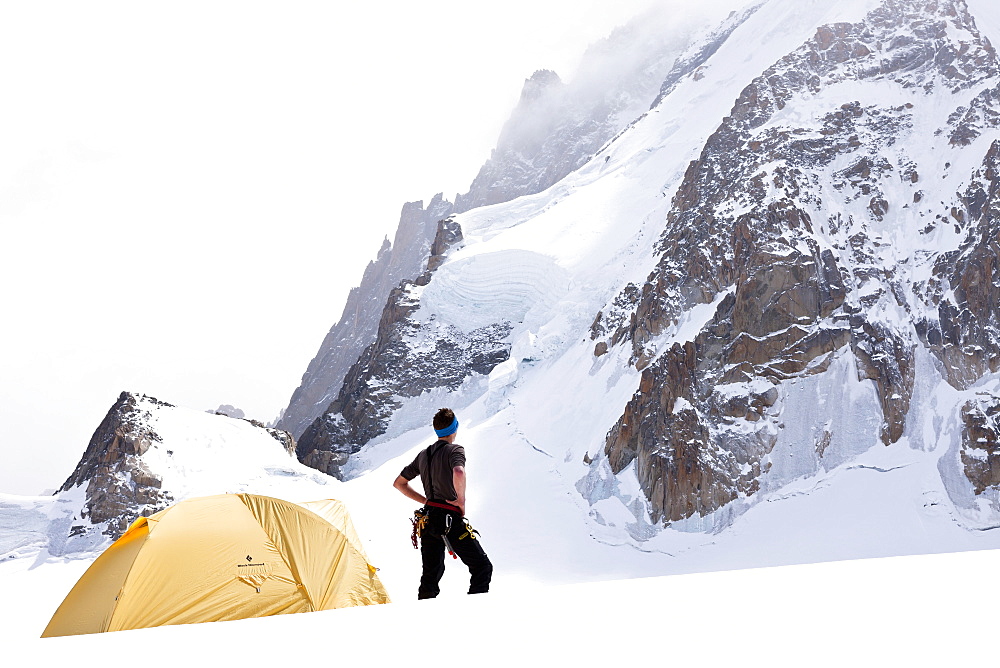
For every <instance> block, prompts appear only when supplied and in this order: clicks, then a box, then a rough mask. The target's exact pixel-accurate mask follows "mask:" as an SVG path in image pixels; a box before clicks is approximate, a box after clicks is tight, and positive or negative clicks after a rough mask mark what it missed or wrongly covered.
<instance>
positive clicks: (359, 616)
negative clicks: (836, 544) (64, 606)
mask: <svg viewBox="0 0 1000 668" xmlns="http://www.w3.org/2000/svg"><path fill="white" fill-rule="evenodd" d="M998 564H1000V552H997V551H989V552H967V553H961V554H947V555H933V556H928V555H924V556H920V557H905V558H894V559H883V560H869V561H851V562H839V563H827V564H820V565H809V566H794V567H786V568H778V569H755V570H741V571H730V572H727V573H711V574H698V575H686V576H675V577H663V578H651V579H637V580H630V581H626V582H604V583H592V584H587V585H573V586H563V587H550V588H546V589H535V588H531V587H524V588H521V589H519V590H518V591H516V592H505V593H491V594H487V595H485V596H478V597H466V598H458V599H454V598H453V599H438V600H436V601H421V602H419V603H417V602H416V601H406V602H394V603H393V604H391V605H384V606H373V607H368V608H351V609H347V610H333V611H328V612H315V613H308V614H301V615H284V616H278V617H270V618H264V619H252V620H243V621H238V622H220V623H216V624H194V625H188V626H172V627H161V628H155V629H142V630H137V631H123V632H119V633H115V634H113V636H111V637H109V636H106V635H103V634H101V635H91V636H76V637H66V638H47V639H45V640H41V639H30V638H27V637H24V636H23V635H22V634H21V633H20V632H21V630H22V629H26V628H30V627H31V626H32V625H31V624H26V623H25V619H24V618H25V617H31V616H33V612H34V608H35V607H37V605H36V604H34V601H35V600H38V601H39V602H42V601H54V600H55V599H56V598H58V596H57V594H58V593H59V591H58V588H60V587H61V586H63V585H65V584H66V583H67V582H68V581H69V580H70V579H71V577H70V576H71V575H73V573H71V572H61V571H69V570H71V569H70V568H67V567H65V566H64V567H62V568H61V569H60V568H54V567H53V568H50V569H49V570H48V571H45V572H44V574H43V573H39V570H41V569H36V570H34V571H26V570H24V569H23V568H11V567H10V566H11V565H10V564H0V578H2V581H3V582H4V583H5V585H4V586H5V591H6V592H7V593H12V594H14V595H15V598H14V600H18V601H24V602H22V603H19V604H18V605H17V606H4V610H3V613H0V627H2V629H3V631H2V632H0V638H3V640H4V656H5V659H7V660H12V661H13V662H14V663H15V664H16V665H21V664H28V665H43V666H52V665H73V666H79V667H80V668H89V666H103V665H107V663H108V662H109V661H114V660H120V659H121V658H122V657H130V658H131V660H137V661H141V663H142V665H144V666H150V667H159V666H177V665H184V664H190V665H196V666H200V665H223V664H225V665H246V664H253V665H260V664H267V665H276V664H279V663H281V664H286V663H288V662H289V661H291V662H293V663H295V664H296V665H306V666H311V665H326V664H329V663H330V662H342V661H357V662H359V663H361V664H363V665H365V666H384V665H389V664H390V663H391V664H396V663H399V662H406V661H411V660H414V659H415V654H414V650H413V642H414V638H415V634H420V633H422V629H424V628H425V627H426V626H427V625H428V622H427V620H442V619H443V620H446V623H447V628H448V633H449V634H450V635H451V636H452V637H454V638H456V639H458V642H457V643H456V651H458V652H459V653H460V654H461V653H464V655H465V656H466V658H470V659H475V661H476V663H477V665H481V666H484V667H490V666H509V665H541V664H543V663H552V664H553V665H580V666H595V665H612V664H613V665H634V664H644V663H649V662H656V663H658V664H667V665H673V664H678V665H706V666H733V665H740V666H768V667H773V668H780V667H783V666H790V667H791V666H803V665H808V666H820V667H822V666H844V665H860V666H876V665H905V666H916V667H920V666H941V665H981V664H983V663H985V662H987V661H989V660H992V659H993V655H992V649H991V644H990V643H989V642H988V640H987V638H989V635H990V624H991V622H990V618H989V617H988V616H984V614H983V613H978V614H977V613H976V612H975V611H977V610H982V609H983V603H984V601H990V600H995V599H996V597H997V596H998V594H1000V585H998V584H997V581H996V579H995V578H985V579H984V578H982V576H981V574H982V573H984V572H990V571H992V570H995V569H996V568H997V565H998ZM625 611H627V613H626V616H624V617H619V616H618V613H621V612H625ZM644 613H645V614H651V615H652V614H655V619H648V620H647V621H640V619H641V617H640V616H641V615H643V614H644ZM629 620H634V621H632V622H631V624H630V623H629ZM46 621H47V620H46ZM35 628H36V629H37V628H40V627H37V626H36V627H35ZM32 635H33V634H32Z"/></svg>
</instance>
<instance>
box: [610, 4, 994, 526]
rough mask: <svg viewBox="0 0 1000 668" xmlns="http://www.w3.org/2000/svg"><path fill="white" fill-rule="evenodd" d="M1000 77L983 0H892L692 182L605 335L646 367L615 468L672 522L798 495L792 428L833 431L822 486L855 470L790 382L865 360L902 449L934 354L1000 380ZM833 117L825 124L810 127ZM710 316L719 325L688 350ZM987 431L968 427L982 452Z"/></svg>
mask: <svg viewBox="0 0 1000 668" xmlns="http://www.w3.org/2000/svg"><path fill="white" fill-rule="evenodd" d="M997 74H998V65H997V58H996V53H995V51H994V50H993V47H992V45H991V44H990V43H989V41H988V40H987V39H985V38H984V37H982V36H981V35H980V33H979V32H978V30H977V29H976V27H975V22H974V20H973V19H972V17H971V16H970V14H969V13H968V11H967V7H966V6H965V3H964V2H960V1H959V2H951V1H944V0H942V1H940V2H935V1H930V0H924V1H920V0H915V1H906V0H887V1H886V2H884V3H882V4H881V6H879V7H878V8H877V9H875V10H874V11H873V12H871V13H870V14H869V15H868V16H867V17H866V19H865V20H864V21H862V22H860V23H854V24H847V23H840V24H835V25H829V26H822V27H820V28H819V29H818V30H817V32H816V34H815V36H814V37H813V39H811V40H810V41H809V42H808V43H806V44H804V45H803V46H802V47H801V48H800V49H798V50H796V51H795V52H793V53H791V54H789V55H788V56H787V57H785V58H783V59H782V60H781V61H779V62H778V63H776V64H775V65H774V66H773V67H771V68H770V69H769V70H767V71H766V72H764V73H762V75H761V76H760V77H758V78H757V79H756V80H754V81H753V83H751V85H749V86H748V87H747V88H746V89H745V90H744V91H743V92H742V94H741V95H740V96H739V99H738V100H737V101H736V104H735V105H734V107H733V109H732V112H731V114H730V115H729V117H727V118H726V119H725V120H724V121H723V123H722V125H721V126H720V127H719V129H718V130H717V131H716V132H715V133H714V134H713V135H712V137H711V138H710V139H709V140H708V142H707V143H706V145H705V147H704V150H703V151H702V154H701V156H700V157H699V158H698V159H697V160H696V161H694V162H692V163H691V165H690V166H689V168H688V170H687V173H686V174H685V175H684V179H683V181H682V183H681V185H680V187H679V189H678V190H677V192H676V195H675V196H674V199H673V204H672V207H671V210H670V212H669V214H668V216H667V219H666V225H665V229H664V231H663V233H662V236H661V238H660V241H659V244H658V247H657V250H658V252H659V253H660V255H661V260H660V262H659V264H658V265H657V267H656V269H655V270H654V272H653V273H652V274H651V275H650V276H649V278H648V280H647V281H646V283H645V284H644V285H643V286H641V288H640V287H639V286H635V285H633V286H630V287H628V288H627V289H626V290H625V291H623V292H622V293H621V295H620V296H619V297H618V299H617V300H616V303H615V304H613V305H611V307H610V308H609V309H608V313H607V315H604V314H602V316H601V317H599V318H598V320H597V321H596V322H595V326H594V328H593V329H592V337H593V338H594V339H595V340H597V342H598V343H597V345H598V346H600V350H601V351H604V350H607V349H608V346H613V345H619V344H621V343H623V342H624V341H628V342H630V344H631V346H632V355H631V357H632V361H633V362H634V364H635V365H636V367H637V368H638V369H640V370H642V379H641V383H640V386H639V388H638V390H637V391H636V393H635V395H634V397H633V399H632V400H631V401H630V402H629V404H628V406H627V407H626V408H625V411H624V413H623V415H622V417H621V418H620V419H619V420H618V423H617V424H616V425H615V426H614V427H613V428H612V429H611V430H610V432H609V434H608V436H607V442H606V448H605V454H606V457H607V460H608V463H609V464H610V466H611V468H612V470H613V471H614V472H616V473H617V472H620V471H622V470H623V469H624V468H625V467H626V466H628V465H630V464H631V463H632V462H633V461H635V462H636V472H637V475H638V478H639V482H640V484H641V486H642V489H643V490H644V492H645V493H646V495H647V497H648V498H649V501H650V504H651V516H652V518H653V520H654V521H666V522H675V521H679V520H683V519H686V518H690V517H704V516H709V515H711V514H712V513H714V512H715V511H718V510H719V509H721V508H723V507H724V506H726V505H727V504H730V503H732V502H734V501H736V500H738V499H746V498H748V497H751V496H752V495H754V494H755V493H757V492H758V491H760V490H761V487H762V485H777V484H780V483H779V480H782V478H781V475H780V473H779V470H778V467H775V469H774V471H772V465H773V464H774V459H773V458H772V456H771V455H772V452H773V451H774V449H775V446H776V444H777V443H778V442H779V440H780V439H779V437H780V434H781V432H782V429H783V427H784V423H785V422H787V421H795V420H804V421H808V422H816V424H814V425H813V427H814V429H813V433H814V434H815V441H814V452H815V455H814V462H813V464H812V465H813V466H814V468H815V470H822V469H824V468H827V467H830V466H832V465H835V463H837V462H838V461H840V459H838V457H837V456H836V454H835V453H836V452H837V451H838V449H839V450H842V451H846V450H847V449H849V446H848V445H847V444H844V443H842V442H841V443H838V441H840V440H842V436H840V435H838V434H836V433H834V432H833V431H831V430H830V429H829V427H828V426H827V427H826V428H824V426H823V421H824V420H828V418H826V417H825V416H822V415H821V416H812V418H811V419H810V416H803V415H792V414H790V411H789V410H788V407H787V406H785V403H786V397H787V390H786V389H785V388H787V387H789V382H790V381H793V380H796V379H803V378H805V377H808V376H811V375H821V374H825V373H841V372H842V369H841V368H840V363H841V361H843V360H845V359H852V360H853V364H854V366H855V369H856V373H857V376H858V378H860V379H862V380H866V379H867V380H870V381H872V383H873V385H874V387H875V395H876V397H877V401H878V406H879V408H880V413H881V415H880V416H879V418H880V421H881V428H880V431H881V440H882V442H883V443H885V444H890V443H894V442H896V441H897V440H898V439H899V438H900V437H901V436H902V435H903V433H904V431H905V430H906V426H907V419H908V416H909V414H910V407H911V405H910V402H911V398H912V394H913V383H914V367H915V359H916V357H917V356H918V355H919V351H918V350H917V349H918V348H923V349H926V350H928V351H930V352H931V353H932V354H933V355H934V356H935V358H936V359H937V360H938V361H939V363H940V369H941V372H942V374H943V376H944V378H945V379H946V380H947V381H948V382H949V383H951V384H952V385H953V386H955V387H958V388H968V387H969V386H971V385H972V384H973V383H975V382H976V381H977V380H978V379H979V378H981V377H982V375H983V374H984V373H986V372H989V371H995V370H996V359H997V357H996V354H995V350H996V345H997V341H998V338H997V333H998V331H1000V330H998V329H997V327H996V318H997V301H996V290H997V285H996V283H997V281H996V279H995V278H994V275H993V272H992V267H993V265H994V263H995V262H996V257H997V247H996V242H995V239H996V238H997V231H998V230H997V227H996V225H997V223H996V222H995V221H997V220H998V218H997V217H996V215H995V213H992V207H993V206H995V203H994V199H993V193H994V187H995V181H996V174H997V171H996V165H995V160H996V152H997V145H996V143H992V142H990V141H988V140H986V139H984V138H981V135H983V134H984V131H985V130H986V129H987V128H995V127H996V109H995V106H994V100H995V99H996V85H997ZM847 82H851V83H852V84H855V85H853V86H850V87H848V86H844V85H843V84H845V83H847ZM857 84H862V85H868V86H870V87H869V88H859V87H858V85H857ZM876 86H877V87H878V88H875V87H876ZM840 89H843V90H844V91H845V92H844V93H840V94H838V93H837V91H838V90H840ZM875 90H878V91H879V92H880V93H881V94H880V95H870V94H869V91H875ZM890 90H891V91H893V92H892V93H889V92H888V91H890ZM847 91H850V92H847ZM859 94H862V95H864V96H865V97H864V98H863V100H862V99H857V98H846V99H845V97H844V96H845V95H859ZM816 100H821V104H822V105H824V106H825V110H824V111H822V112H821V113H816V112H815V111H811V112H810V114H811V115H812V116H813V121H812V122H809V121H808V120H804V119H803V116H806V114H802V113H796V108H797V107H801V106H802V105H810V106H811V108H814V109H817V111H818V109H820V108H822V107H820V106H819V105H817V103H816ZM941 100H945V102H943V104H945V105H950V107H951V112H950V113H949V114H948V115H947V116H946V117H944V118H940V117H939V116H938V115H937V113H936V112H937V106H936V105H937V104H942V102H941ZM926 127H933V128H934V130H935V132H934V139H933V140H932V141H934V150H938V151H940V152H941V153H940V154H939V155H943V156H945V155H946V156H949V159H948V163H946V164H945V165H944V169H945V170H947V169H948V168H949V167H950V166H951V164H950V163H959V162H961V163H962V164H973V163H974V162H975V161H978V163H979V165H980V167H978V168H977V169H976V171H975V173H974V174H973V175H972V178H968V177H965V178H964V179H963V175H960V174H959V175H957V176H956V177H955V178H956V179H959V181H963V180H964V182H965V184H966V185H965V186H964V187H963V191H962V194H957V193H954V192H949V190H948V188H949V187H951V186H952V185H953V183H954V182H955V181H954V180H952V181H948V180H947V176H948V175H947V174H945V179H944V183H941V182H942V180H943V179H942V177H941V175H940V174H938V173H937V169H936V167H937V165H935V164H934V163H933V162H931V161H930V159H928V158H926V157H924V158H923V159H922V160H920V161H919V162H918V160H917V159H916V158H915V157H914V156H915V155H916V154H917V153H918V151H917V150H916V147H915V146H914V144H913V142H924V141H927V140H928V138H927V137H924V136H921V135H920V129H921V128H926ZM920 153H921V154H922V156H926V155H927V153H926V152H924V151H921V152H920ZM960 154H964V155H965V156H966V157H960ZM977 156H978V157H977ZM904 239H905V240H906V241H905V243H904ZM698 304H713V305H714V306H715V311H714V317H713V318H712V319H711V321H710V322H709V323H708V324H707V325H706V326H705V327H704V328H703V329H702V331H701V332H700V333H699V334H698V336H697V337H696V338H695V340H694V341H689V342H686V343H680V342H671V337H670V333H671V331H672V328H674V327H675V326H676V324H677V322H678V319H679V317H680V316H681V315H682V314H683V313H684V312H685V311H687V310H689V309H690V308H692V307H693V306H695V305H698ZM605 323H607V324H605ZM945 332H947V333H945ZM602 344H603V345H602ZM845 354H846V355H848V357H845ZM983 414H984V413H983V412H982V411H981V410H974V409H971V408H970V409H969V411H967V415H969V416H970V417H969V418H968V420H967V424H969V425H972V424H976V425H979V426H977V427H973V426H970V427H969V430H970V433H972V434H978V435H977V436H976V438H977V439H978V438H981V437H982V433H983V420H982V419H978V418H977V419H973V417H971V416H973V415H983ZM987 431H988V430H987ZM969 438H970V439H971V438H972V436H970V437H969ZM973 442H976V441H973ZM987 442H988V439H987ZM985 451H986V452H991V451H990V450H989V448H988V447H987V448H986V450H985ZM979 452H980V455H981V452H982V450H980V451H979ZM990 456H991V455H987V456H986V459H985V460H984V459H983V457H982V456H979V457H978V459H977V458H976V457H972V456H969V457H968V458H967V460H968V461H969V462H970V463H969V464H967V468H970V467H971V468H973V469H975V470H977V471H982V470H986V469H988V468H989V467H984V465H983V464H982V463H981V462H983V461H987V462H988V461H991V460H990V459H989V457H990ZM973 460H975V462H979V463H978V464H976V463H975V462H973ZM769 472H771V473H770V474H769ZM984 476H985V477H984ZM978 478H979V479H980V480H985V479H989V478H988V475H986V474H982V475H979V476H978ZM979 486H980V487H982V488H985V487H984V486H983V484H982V482H980V483H979Z"/></svg>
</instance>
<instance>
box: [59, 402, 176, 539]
mask: <svg viewBox="0 0 1000 668" xmlns="http://www.w3.org/2000/svg"><path fill="white" fill-rule="evenodd" d="M143 399H144V400H145V401H149V402H153V403H160V404H162V405H165V406H169V405H170V404H165V403H163V402H157V401H156V400H155V399H153V398H151V397H143ZM138 400H139V397H138V396H137V395H134V394H131V393H128V392H122V394H121V395H120V396H119V397H118V401H116V402H115V404H114V406H112V407H111V410H109V411H108V414H107V415H106V416H105V418H104V420H103V421H102V422H101V424H100V426H99V427H98V428H97V431H95V432H94V435H93V436H92V437H91V439H90V443H89V444H88V445H87V449H86V451H85V452H84V454H83V457H82V458H81V459H80V462H79V463H78V464H77V466H76V469H75V470H74V471H73V473H72V474H71V475H70V477H69V478H68V479H67V480H66V482H64V483H63V485H62V487H60V488H59V490H58V491H57V492H56V493H57V494H58V493H59V492H65V491H68V490H70V489H73V488H74V487H77V486H80V485H86V503H85V506H84V510H83V513H82V515H83V516H82V517H80V518H79V519H80V520H87V522H89V524H90V525H97V526H102V525H103V526H104V527H105V528H104V530H103V532H104V533H105V534H107V535H108V536H110V537H111V538H112V539H117V538H118V537H119V536H120V535H121V534H122V533H124V532H125V529H127V528H128V525H129V524H130V523H131V522H132V521H133V520H134V519H135V518H136V517H137V516H138V515H151V514H153V513H155V512H157V511H159V510H162V509H164V508H166V507H167V506H168V505H170V503H172V502H173V498H172V497H171V496H170V494H169V493H167V492H164V491H163V490H162V489H161V487H162V480H161V479H160V478H159V477H158V476H157V475H155V474H154V473H152V472H151V471H149V469H148V468H147V467H146V465H145V464H143V462H142V460H141V457H142V455H143V454H145V453H146V451H147V450H148V449H149V448H150V447H151V446H152V445H153V444H154V443H158V442H160V440H161V439H160V437H159V436H158V435H157V434H156V432H154V431H152V430H151V429H150V428H149V427H148V425H147V424H146V420H147V418H148V417H149V415H148V413H147V412H146V411H144V410H143V409H142V408H141V407H139V405H138ZM87 530H90V529H89V527H88V526H87V525H86V524H84V523H81V524H79V525H75V526H74V527H73V528H72V531H76V532H82V531H87Z"/></svg>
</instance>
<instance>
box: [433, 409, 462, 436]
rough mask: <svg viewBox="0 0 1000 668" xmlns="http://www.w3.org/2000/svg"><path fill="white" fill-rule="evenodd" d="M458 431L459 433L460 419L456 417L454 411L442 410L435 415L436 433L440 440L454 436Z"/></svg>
mask: <svg viewBox="0 0 1000 668" xmlns="http://www.w3.org/2000/svg"><path fill="white" fill-rule="evenodd" d="M456 431H458V418H456V417H455V412H454V411H453V410H451V409H450V408H442V409H441V410H439V411H438V412H437V413H435V414H434V432H435V433H436V434H437V435H438V438H447V437H448V436H454V434H455V432H456Z"/></svg>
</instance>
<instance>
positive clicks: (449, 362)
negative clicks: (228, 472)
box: [297, 219, 511, 477]
mask: <svg viewBox="0 0 1000 668" xmlns="http://www.w3.org/2000/svg"><path fill="white" fill-rule="evenodd" d="M461 240H462V230H461V228H460V227H459V226H458V224H457V223H455V222H454V221H452V220H450V219H447V220H442V221H441V222H440V223H439V225H438V232H437V235H436V237H435V240H434V243H433V244H432V246H431V253H432V254H431V256H430V258H429V260H428V269H427V270H426V271H425V272H424V273H423V274H421V275H420V276H419V277H418V278H417V279H416V280H414V281H403V282H402V283H401V284H400V285H399V287H397V288H396V289H394V290H393V291H392V292H391V293H390V295H389V299H388V301H387V303H386V306H385V308H384V309H383V311H382V319H381V321H380V322H379V327H378V336H377V338H376V340H375V343H373V344H372V345H370V346H369V347H368V348H367V349H366V350H365V351H364V353H363V354H362V355H361V357H360V358H359V359H358V361H357V362H356V363H355V364H354V365H353V366H352V367H351V368H350V370H349V371H348V372H347V374H346V377H345V379H344V384H343V386H342V388H341V390H340V394H339V395H338V396H337V399H336V400H335V401H334V402H332V403H331V404H330V406H329V407H328V408H327V409H326V411H325V412H324V414H323V415H322V416H321V417H319V418H317V419H316V420H315V421H314V422H313V423H312V424H311V425H310V426H309V428H308V429H306V431H305V433H303V435H302V438H300V439H299V442H298V446H297V455H298V458H299V461H301V462H302V463H303V464H306V465H307V466H311V467H313V468H316V469H319V470H320V471H323V472H325V473H329V474H330V475H333V476H336V477H342V475H343V473H342V468H343V466H344V464H346V462H347V459H348V457H350V455H352V454H353V453H355V452H357V451H358V450H360V449H361V447H362V446H364V445H365V444H366V443H368V442H369V441H371V440H372V439H374V438H377V437H378V436H381V435H382V434H384V433H385V432H386V430H387V428H388V424H389V421H390V419H391V418H392V416H393V413H394V412H395V411H396V410H397V409H398V408H399V407H400V406H401V401H402V400H403V399H405V398H408V397H417V396H419V395H420V394H422V393H423V392H425V391H427V390H430V389H433V388H439V387H443V388H448V389H451V390H455V389H458V387H459V386H461V385H462V383H463V382H465V380H466V379H467V378H469V377H470V376H471V375H473V374H483V375H485V374H489V372H490V371H491V370H492V369H493V367H495V366H496V365H497V364H499V363H501V362H503V361H505V360H506V359H507V357H508V355H509V352H510V350H509V344H508V343H507V342H506V338H507V336H508V335H509V333H510V330H511V326H510V324H509V323H496V324H492V325H488V326H485V327H480V328H477V329H474V330H472V331H471V332H463V331H461V330H459V329H458V328H456V327H453V326H437V325H435V324H434V323H433V322H432V323H420V322H417V321H415V320H413V319H411V318H410V316H411V315H412V314H413V313H414V312H415V311H416V310H417V309H418V308H419V306H420V304H419V301H418V300H417V299H415V298H414V297H413V295H412V291H413V290H414V289H415V288H418V287H420V286H425V285H427V284H428V283H429V282H430V280H431V277H432V275H433V273H434V269H435V268H436V267H437V266H438V265H439V264H440V262H441V258H442V257H443V256H444V254H445V253H447V251H448V249H449V248H451V247H452V246H453V245H455V244H457V243H460V242H461ZM417 340H420V341H421V344H420V345H419V346H418V345H416V344H415V343H414V342H415V341H417Z"/></svg>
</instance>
